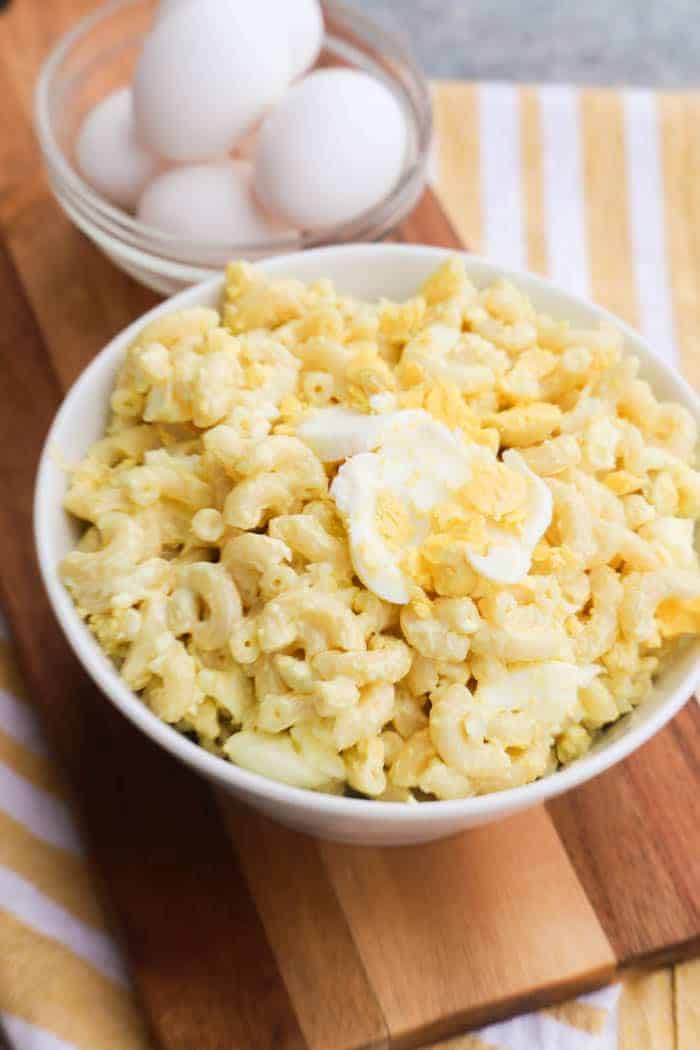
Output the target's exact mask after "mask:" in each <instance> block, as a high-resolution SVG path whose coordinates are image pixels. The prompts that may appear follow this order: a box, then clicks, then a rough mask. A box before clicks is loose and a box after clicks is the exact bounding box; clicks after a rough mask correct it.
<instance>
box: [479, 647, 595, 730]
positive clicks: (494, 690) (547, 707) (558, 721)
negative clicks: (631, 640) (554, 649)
mask: <svg viewBox="0 0 700 1050" xmlns="http://www.w3.org/2000/svg"><path fill="white" fill-rule="evenodd" d="M601 670H602V668H601V667H599V666H598V665H597V664H588V665H586V666H583V667H579V666H577V665H576V664H571V663H567V662H565V661H562V660H546V661H542V662H540V663H536V664H527V665H521V666H520V667H510V668H508V669H507V670H506V669H504V670H503V673H502V674H499V675H497V676H494V677H493V678H489V679H486V680H484V681H482V682H480V683H479V685H478V687H477V689H476V692H475V694H474V700H475V709H474V713H475V716H476V717H477V718H479V717H480V716H481V717H482V718H483V719H487V718H488V715H489V713H493V712H498V711H527V712H528V713H529V714H530V715H531V717H532V718H533V720H534V721H536V722H537V723H539V724H540V725H543V726H546V727H547V730H548V732H550V733H555V734H556V733H561V732H562V730H563V729H564V728H565V725H566V722H567V721H568V720H569V719H571V718H576V719H579V718H581V717H582V715H583V710H582V708H581V706H580V703H579V698H578V694H579V689H582V688H585V687H586V686H589V685H590V684H591V682H592V681H593V679H594V678H596V677H597V676H598V675H599V674H600V673H601Z"/></svg>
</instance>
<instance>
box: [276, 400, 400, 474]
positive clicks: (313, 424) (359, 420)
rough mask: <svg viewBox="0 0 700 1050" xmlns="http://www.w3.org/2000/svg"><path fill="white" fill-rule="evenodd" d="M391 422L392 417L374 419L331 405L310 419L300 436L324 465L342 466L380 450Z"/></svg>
mask: <svg viewBox="0 0 700 1050" xmlns="http://www.w3.org/2000/svg"><path fill="white" fill-rule="evenodd" d="M395 414H397V413H395ZM388 419H389V415H388V414H387V415H384V416H370V415H367V414H366V413H364V412H355V411H353V409H351V408H343V407H342V406H341V405H331V406H330V407H329V408H319V409H318V411H316V412H312V413H310V414H309V415H308V416H306V418H305V419H303V420H302V421H301V423H300V424H299V426H298V427H297V431H296V433H297V437H298V438H300V440H301V441H303V442H305V443H306V444H307V445H308V446H309V447H310V448H311V449H312V450H313V451H314V452H315V453H316V455H317V456H318V458H319V459H320V460H321V461H322V462H323V463H339V462H340V461H341V460H343V459H348V458H349V457H350V456H355V455H357V454H358V452H371V451H372V449H374V448H377V446H378V445H379V444H380V442H381V439H382V434H383V433H384V429H385V427H386V424H387V421H388Z"/></svg>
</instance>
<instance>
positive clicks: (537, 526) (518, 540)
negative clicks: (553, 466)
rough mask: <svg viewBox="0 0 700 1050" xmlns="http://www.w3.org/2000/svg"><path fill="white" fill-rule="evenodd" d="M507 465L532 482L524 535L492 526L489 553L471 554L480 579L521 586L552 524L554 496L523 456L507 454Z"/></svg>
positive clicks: (514, 452) (505, 456)
mask: <svg viewBox="0 0 700 1050" xmlns="http://www.w3.org/2000/svg"><path fill="white" fill-rule="evenodd" d="M503 463H504V465H505V466H506V467H508V468H509V469H510V470H516V471H517V472H518V473H519V474H523V475H524V476H525V477H526V478H527V481H528V494H527V512H526V518H525V523H524V526H523V531H522V533H521V535H519V536H514V535H513V533H512V532H509V531H508V530H507V529H504V528H501V527H500V526H498V525H495V524H490V525H489V527H488V535H489V541H490V542H489V549H488V553H486V554H470V555H469V562H470V564H471V566H472V568H473V569H475V571H476V572H478V573H479V575H480V576H485V577H486V578H487V579H489V580H493V581H494V582H495V583H517V582H518V580H521V579H522V578H523V576H527V574H528V572H529V571H530V565H531V564H532V553H533V551H534V549H535V547H536V546H537V544H538V543H539V541H540V539H541V538H542V536H544V534H545V532H546V531H547V529H548V528H549V526H550V524H551V521H552V494H551V492H550V491H549V488H548V487H547V485H546V484H545V482H544V481H543V480H542V478H539V477H538V476H537V475H536V474H533V472H532V471H531V470H530V468H529V467H528V465H527V464H526V462H525V460H524V459H523V458H522V456H521V455H520V453H519V452H516V451H515V450H513V449H509V450H508V451H507V452H504V453H503Z"/></svg>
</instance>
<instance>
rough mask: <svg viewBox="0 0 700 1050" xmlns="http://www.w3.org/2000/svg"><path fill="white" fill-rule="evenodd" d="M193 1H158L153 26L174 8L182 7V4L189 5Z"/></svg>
mask: <svg viewBox="0 0 700 1050" xmlns="http://www.w3.org/2000/svg"><path fill="white" fill-rule="evenodd" d="M192 2H193V0H160V3H159V4H158V10H157V11H156V17H155V21H154V25H158V23H159V22H162V21H163V19H164V18H167V16H168V15H169V14H170V13H171V12H172V11H174V10H175V8H176V7H182V5H183V4H191V3H192Z"/></svg>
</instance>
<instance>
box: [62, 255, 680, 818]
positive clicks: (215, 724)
mask: <svg viewBox="0 0 700 1050" xmlns="http://www.w3.org/2000/svg"><path fill="white" fill-rule="evenodd" d="M637 370H638V362H637V361H636V360H635V359H634V358H633V357H631V356H629V355H626V354H625V353H624V347H623V340H622V339H621V337H620V336H619V334H618V333H616V332H615V331H613V330H612V329H609V328H605V327H602V328H601V329H600V330H599V331H582V330H579V329H576V328H574V327H573V326H571V325H569V324H568V323H566V322H561V321H553V320H552V319H551V318H549V317H547V316H544V315H539V314H538V313H537V311H536V310H535V308H534V307H533V305H532V304H531V303H530V302H529V300H528V299H527V297H526V296H525V295H524V294H523V293H522V292H521V291H519V290H518V289H516V288H514V287H512V286H511V285H509V284H507V283H504V282H498V283H496V284H494V285H492V286H491V287H489V288H486V289H483V290H479V289H477V288H476V287H475V286H474V285H473V284H472V283H471V281H470V280H469V278H468V277H467V275H466V272H465V269H464V265H463V263H462V262H461V260H459V259H458V258H454V259H451V260H449V261H448V262H447V263H446V264H444V265H443V266H442V267H440V268H439V269H438V270H437V271H436V273H434V274H433V275H432V276H431V277H430V278H429V280H428V281H426V282H425V284H424V285H423V287H422V288H421V289H420V290H419V292H418V294H417V295H416V296H415V297H414V298H412V299H410V300H408V301H407V302H406V303H402V304H399V303H391V302H387V301H382V302H380V303H378V304H375V305H373V304H370V303H361V302H356V301H354V300H351V299H347V298H343V297H341V296H340V295H338V293H337V292H336V290H335V289H334V287H333V286H332V284H331V283H330V282H328V281H319V282H316V283H315V284H311V285H304V284H302V283H301V282H298V281H291V280H285V281H272V280H269V279H268V278H266V277H265V276H264V275H263V274H262V273H260V272H258V271H257V270H256V269H255V268H254V267H251V266H248V265H246V264H240V263H237V264H232V265H231V266H230V267H229V268H228V270H227V275H226V286H225V294H224V302H223V303H222V306H221V309H220V310H211V309H200V308H196V309H192V310H186V311H182V312H179V313H173V314H171V315H168V316H165V317H163V318H159V319H158V320H156V321H155V322H153V323H152V324H150V325H149V326H148V327H146V328H145V329H144V331H143V332H142V333H141V334H140V336H139V337H138V338H137V339H136V340H135V342H134V343H133V345H132V346H131V347H130V348H129V350H128V351H127V354H126V358H125V361H124V365H123V367H122V369H121V372H120V374H119V376H118V378H117V382H116V386H115V390H114V393H113V395H112V397H111V402H110V404H111V410H112V415H111V420H110V422H109V425H108V428H107V433H106V436H105V437H104V438H103V439H102V440H101V441H99V442H97V444H95V445H94V446H93V447H92V448H91V449H90V450H89V452H88V454H87V456H86V457H85V459H84V460H83V462H81V463H80V464H79V465H78V466H76V467H75V468H74V469H73V470H72V471H71V478H70V485H69V489H68V494H67V497H66V508H67V509H68V511H70V512H71V513H72V514H73V515H75V516H76V517H78V518H80V519H82V521H83V522H84V523H85V532H84V534H83V537H82V539H81V541H80V542H79V544H78V545H77V547H76V549H75V550H74V551H73V552H72V553H70V554H69V555H68V556H67V557H66V558H65V559H64V561H63V563H62V566H61V572H62V578H63V581H64V583H65V586H66V587H67V589H68V590H69V592H70V594H71V596H72V597H73V600H74V602H75V604H76V606H77V609H78V611H79V613H80V615H81V616H82V617H84V618H85V620H86V621H87V623H88V625H89V626H90V628H91V629H92V631H93V632H94V634H95V636H96V637H97V639H98V641H99V643H100V645H101V646H102V647H103V648H104V650H105V651H106V652H107V653H108V655H109V656H110V657H111V658H112V659H113V660H114V662H115V663H116V664H117V666H118V667H119V669H120V671H121V673H122V675H123V677H124V679H125V680H126V682H127V683H128V684H129V685H130V686H131V688H133V689H134V690H136V691H138V692H140V693H141V695H142V697H143V700H144V702H145V703H146V704H147V705H148V706H149V707H150V708H151V709H152V710H153V711H154V712H155V714H157V715H158V716H159V717H160V718H162V719H163V720H164V721H166V722H168V723H170V724H171V725H173V726H175V727H176V728H177V729H179V730H180V731H182V732H186V733H189V734H191V735H194V737H195V738H196V739H197V740H198V741H199V743H200V744H201V745H202V746H203V747H205V748H207V750H209V751H211V752H212V753H214V754H217V755H219V756H222V757H225V758H228V759H230V760H231V761H233V762H236V763H237V764H239V765H240V766H242V767H244V768H245V769H248V770H251V771H253V772H255V773H258V774H261V775H263V776H267V777H272V778H274V779H277V780H281V781H284V782H286V783H288V784H291V785H294V786H296V787H302V788H310V789H314V790H319V791H328V792H334V793H338V792H341V791H343V790H350V791H353V792H356V793H359V794H360V795H363V796H366V797H369V798H378V799H383V800H393V801H399V800H401V801H414V800H415V799H435V798H437V799H451V798H461V797H468V796H470V795H474V794H480V793H483V792H488V791H495V790H500V789H503V788H508V787H514V786H517V785H519V784H523V783H526V782H528V781H530V780H533V779H535V778H537V777H541V776H543V775H545V774H547V773H548V772H550V771H551V770H552V769H554V768H556V766H557V764H560V763H567V762H570V761H573V760H574V759H576V758H577V757H579V756H580V755H582V754H583V753H584V752H585V751H586V750H587V749H588V748H589V747H590V746H591V743H592V742H593V740H594V739H595V735H596V733H598V732H600V730H601V729H602V728H604V727H605V726H606V725H609V724H610V723H612V722H614V721H616V720H617V719H618V718H619V717H620V716H621V715H623V714H625V713H626V712H628V711H630V710H631V709H632V708H633V707H634V706H635V705H636V704H638V703H640V702H641V701H643V699H644V697H645V695H646V693H647V692H648V690H649V688H650V686H651V684H652V681H653V677H654V675H655V674H656V673H657V671H658V669H659V667H660V666H661V665H662V663H663V660H664V657H665V656H666V655H667V653H668V652H669V651H670V650H671V648H672V647H673V646H674V645H675V644H676V639H677V638H678V637H679V636H680V635H684V634H697V633H700V566H699V563H698V556H697V553H696V549H695V542H694V534H695V521H696V519H697V518H699V517H700V475H699V474H698V473H697V472H696V471H695V469H694V465H695V450H696V442H697V433H696V425H695V421H694V420H693V418H692V417H691V416H690V414H689V413H688V412H687V411H686V409H684V408H683V407H681V406H680V405H676V404H673V403H666V402H659V401H658V400H657V398H656V397H655V395H654V392H653V390H652V389H651V387H650V386H649V384H648V383H646V382H645V381H644V380H642V379H641V378H639V377H638V375H637ZM327 406H331V407H332V406H341V407H343V408H345V409H348V410H353V411H355V412H358V411H359V412H361V413H363V414H372V415H377V414H379V415H381V413H382V412H386V411H391V410H393V409H394V408H396V407H400V408H402V409H420V410H421V411H422V412H424V413H425V412H427V413H428V414H429V415H430V416H432V417H433V418H434V419H436V420H438V421H440V422H441V423H443V424H445V425H446V426H447V427H449V429H450V430H452V431H453V432H455V433H456V434H457V435H458V436H459V437H460V438H461V439H463V440H464V441H465V442H467V443H469V444H472V445H478V446H481V447H482V448H486V449H488V450H490V453H494V452H495V453H499V452H503V451H505V450H507V449H511V448H512V449H517V450H518V453H519V455H520V456H521V457H522V461H523V462H524V464H525V465H526V466H527V468H529V470H530V471H532V473H533V474H534V475H537V477H538V478H540V479H542V481H541V483H542V484H544V485H546V487H547V489H548V491H549V492H550V493H551V497H552V506H553V510H552V518H551V523H550V525H549V527H548V528H547V530H546V532H545V533H544V534H543V535H542V537H541V539H540V541H539V543H537V545H536V547H535V549H534V552H533V555H532V563H531V566H530V569H529V571H528V572H527V575H525V576H523V577H522V578H521V579H520V580H519V581H518V582H516V583H511V584H499V583H496V582H494V581H493V580H492V579H489V578H486V577H485V576H484V575H480V574H479V572H478V571H477V570H476V568H475V567H474V566H473V565H472V564H470V563H469V561H468V559H467V557H466V551H467V549H468V544H466V543H465V537H468V536H470V535H471V533H468V532H467V531H464V530H467V529H468V527H469V528H472V529H476V526H477V525H478V520H477V519H478V516H479V514H482V513H487V512H488V509H489V508H488V506H487V505H486V504H489V500H488V499H487V500H486V503H484V506H482V502H483V497H487V496H488V497H490V491H486V489H488V486H486V489H485V490H484V491H482V492H480V493H476V494H472V497H471V503H470V504H469V508H470V509H469V514H470V515H471V517H470V518H469V521H467V518H466V517H465V515H464V513H462V518H460V522H461V526H462V528H463V531H464V535H462V534H460V533H459V532H458V531H457V530H456V529H455V530H454V533H453V535H450V534H449V531H445V536H444V537H443V536H442V535H441V536H440V542H439V543H437V542H433V543H432V544H427V543H426V544H424V545H423V546H422V547H420V546H413V547H408V548H407V549H406V558H405V564H406V566H407V569H406V571H407V572H408V573H409V576H410V578H411V579H412V580H413V590H412V592H411V596H410V600H409V601H408V603H407V604H405V605H402V606H398V605H393V604H391V603H390V602H388V601H386V600H384V599H382V598H381V597H379V596H378V595H377V594H375V593H373V592H372V591H371V590H369V589H368V588H367V587H365V586H364V585H362V584H361V582H360V580H359V579H358V577H357V576H356V575H355V573H354V569H353V562H352V557H351V549H350V545H349V537H348V532H347V529H346V526H345V525H344V523H343V520H342V518H341V516H340V515H339V513H338V511H337V510H336V507H335V504H334V502H333V500H332V498H331V495H332V493H329V488H330V484H331V482H332V481H333V479H334V476H335V474H336V473H337V470H338V467H339V466H340V464H339V463H324V462H322V460H321V458H319V456H317V455H316V453H315V451H313V450H312V448H311V447H309V444H307V443H306V442H305V441H304V440H302V437H301V435H300V434H298V433H297V427H298V425H299V423H300V421H301V420H303V419H304V417H305V415H306V414H307V413H309V412H311V411H314V410H318V408H319V407H327ZM415 454H416V457H420V448H416V449H415ZM506 459H507V457H506ZM505 495H508V493H505ZM476 496H480V498H479V499H477V498H476ZM513 496H515V493H513ZM516 502H517V500H516ZM489 505H490V504H489ZM514 505H515V504H514ZM509 506H510V505H509ZM506 510H508V507H506ZM504 513H505V511H504ZM469 522H471V525H470V524H469ZM396 528H397V530H398V524H397V526H396ZM402 542H403V541H402Z"/></svg>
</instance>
